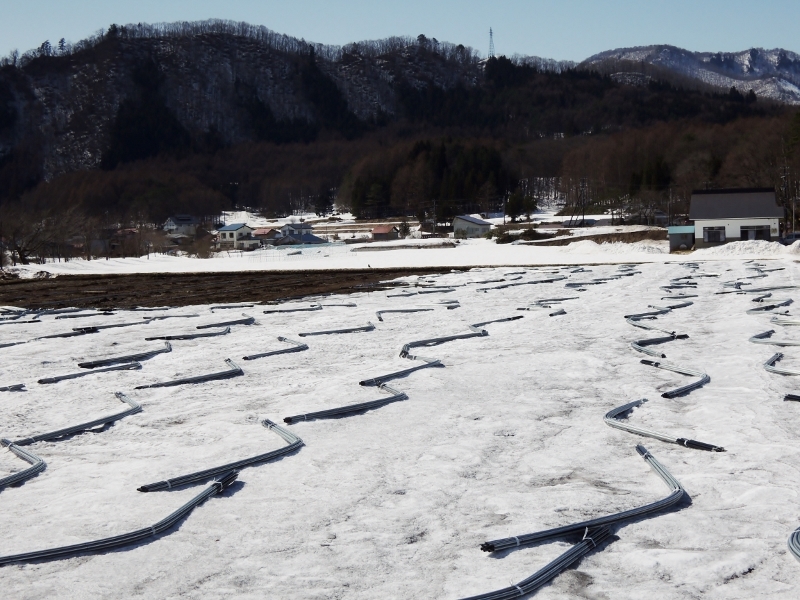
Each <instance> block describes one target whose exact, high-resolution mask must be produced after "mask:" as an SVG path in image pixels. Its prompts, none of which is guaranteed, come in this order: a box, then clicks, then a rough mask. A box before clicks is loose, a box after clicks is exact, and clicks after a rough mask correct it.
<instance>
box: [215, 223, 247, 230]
mask: <svg viewBox="0 0 800 600" xmlns="http://www.w3.org/2000/svg"><path fill="white" fill-rule="evenodd" d="M242 227H247V223H231V224H230V225H225V226H224V227H220V228H219V229H217V231H237V230H239V229H241V228H242Z"/></svg>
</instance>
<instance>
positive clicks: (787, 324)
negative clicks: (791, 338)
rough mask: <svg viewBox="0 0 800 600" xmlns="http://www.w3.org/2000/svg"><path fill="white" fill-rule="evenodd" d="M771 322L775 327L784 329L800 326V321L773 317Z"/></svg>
mask: <svg viewBox="0 0 800 600" xmlns="http://www.w3.org/2000/svg"><path fill="white" fill-rule="evenodd" d="M769 322H770V323H774V324H775V325H781V326H783V327H791V326H795V325H800V319H781V318H780V317H772V318H771V319H770V320H769Z"/></svg>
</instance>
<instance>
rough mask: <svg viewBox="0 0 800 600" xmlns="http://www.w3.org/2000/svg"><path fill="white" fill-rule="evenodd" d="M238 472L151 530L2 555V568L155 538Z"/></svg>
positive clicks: (204, 492)
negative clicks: (13, 564)
mask: <svg viewBox="0 0 800 600" xmlns="http://www.w3.org/2000/svg"><path fill="white" fill-rule="evenodd" d="M238 475H239V474H238V473H237V472H236V471H232V472H230V473H226V474H225V475H223V476H222V477H220V478H219V479H218V480H216V481H212V482H211V484H210V485H209V486H208V487H207V488H206V489H205V490H203V491H202V492H200V493H199V494H198V495H197V496H195V497H194V498H192V499H191V500H189V502H187V503H186V504H184V505H183V506H181V507H180V508H179V509H178V510H176V511H175V512H173V513H172V514H171V515H169V516H168V517H167V518H165V519H162V520H161V521H159V522H158V523H156V524H154V525H151V526H150V527H144V528H142V529H137V530H136V531H131V532H130V533H123V534H122V535H116V536H114V537H108V538H103V539H101V540H95V541H93V542H84V543H82V544H73V545H71V546H61V547H59V548H50V549H48V550H39V551H38V552H25V553H23V554H11V555H9V556H0V565H7V564H9V563H19V562H32V561H35V560H51V559H55V558H61V557H64V556H70V555H73V554H83V553H85V552H102V551H105V550H111V549H112V548H120V547H122V546H128V545H130V544H133V543H134V542H138V541H140V540H146V539H147V538H150V537H154V536H157V535H159V534H160V533H163V532H165V531H167V530H168V529H170V528H172V527H173V526H174V525H175V524H176V523H178V521H180V520H181V519H183V518H184V517H186V516H188V515H189V513H191V512H192V511H193V510H194V509H195V508H196V507H198V506H200V505H201V504H202V503H203V502H205V501H206V500H208V499H209V498H212V497H214V496H217V495H218V494H221V493H222V492H223V491H224V490H225V489H226V488H227V487H228V486H230V485H231V484H232V483H233V482H234V481H236V478H237V477H238Z"/></svg>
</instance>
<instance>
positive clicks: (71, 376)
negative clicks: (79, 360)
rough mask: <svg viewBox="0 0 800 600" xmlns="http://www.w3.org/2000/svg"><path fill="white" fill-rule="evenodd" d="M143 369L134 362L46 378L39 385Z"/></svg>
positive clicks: (139, 364)
mask: <svg viewBox="0 0 800 600" xmlns="http://www.w3.org/2000/svg"><path fill="white" fill-rule="evenodd" d="M141 368H142V365H141V363H138V362H132V363H127V364H124V365H115V366H113V367H104V368H102V369H94V370H91V371H81V372H79V373H69V374H68V375H56V376H55V377H45V378H43V379H40V380H39V381H38V382H37V383H40V384H42V385H44V384H47V383H58V382H59V381H65V380H67V379H77V378H78V377H86V376H87V375H93V374H95V373H105V372H107V371H138V370H140V369H141Z"/></svg>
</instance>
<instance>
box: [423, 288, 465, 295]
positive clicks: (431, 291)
mask: <svg viewBox="0 0 800 600" xmlns="http://www.w3.org/2000/svg"><path fill="white" fill-rule="evenodd" d="M455 291H456V288H453V287H442V288H436V289H427V288H426V289H422V290H419V291H418V292H417V294H449V293H450V292H455Z"/></svg>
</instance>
